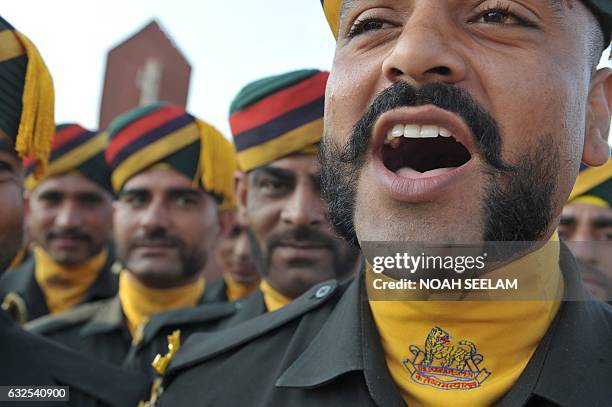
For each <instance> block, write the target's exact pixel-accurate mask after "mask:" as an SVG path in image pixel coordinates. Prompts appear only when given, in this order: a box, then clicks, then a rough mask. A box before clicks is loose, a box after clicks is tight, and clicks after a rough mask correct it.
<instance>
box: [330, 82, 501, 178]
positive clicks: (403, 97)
mask: <svg viewBox="0 0 612 407" xmlns="http://www.w3.org/2000/svg"><path fill="white" fill-rule="evenodd" d="M425 105H433V106H436V107H438V108H440V109H444V110H447V111H449V112H452V113H455V114H456V115H458V116H459V117H461V118H462V119H463V120H464V121H465V122H466V124H467V125H468V127H469V129H470V131H471V137H473V139H474V145H475V146H476V148H477V150H478V152H480V154H481V155H482V157H483V159H484V160H485V162H486V163H487V164H489V165H490V166H491V167H493V168H494V169H497V170H499V171H510V170H511V169H512V166H510V165H507V164H506V163H504V162H503V160H502V159H501V146H502V140H501V136H500V131H499V127H498V126H497V123H496V122H495V120H494V119H493V117H492V116H491V115H490V114H489V113H488V112H487V111H486V110H485V109H484V108H482V107H481V106H480V105H479V104H478V103H477V102H476V101H475V100H474V99H473V98H472V97H471V96H470V94H469V93H467V92H466V91H465V90H463V89H461V88H458V87H456V86H452V85H447V84H444V83H437V82H436V83H430V84H427V85H424V86H422V87H421V88H418V89H417V88H416V87H414V86H411V85H409V84H408V83H406V82H403V81H400V82H396V83H394V84H393V85H391V86H389V87H388V88H387V89H385V90H384V91H382V92H381V93H380V94H379V95H378V96H377V97H376V99H375V100H374V102H373V103H372V104H371V105H370V107H369V108H368V109H367V111H366V112H365V113H364V115H363V116H362V117H361V119H359V121H358V122H357V123H356V124H355V126H354V127H353V132H352V137H351V138H350V139H349V141H348V142H347V144H346V145H344V147H343V149H342V150H341V154H340V157H339V158H340V160H341V162H343V163H354V164H356V165H357V166H358V167H360V166H361V164H363V159H364V155H365V152H366V151H367V150H368V147H369V145H370V142H371V140H372V130H373V128H374V124H375V123H376V121H377V120H378V118H379V117H380V115H382V114H383V113H385V112H388V111H390V110H393V109H397V108H399V107H413V106H425Z"/></svg>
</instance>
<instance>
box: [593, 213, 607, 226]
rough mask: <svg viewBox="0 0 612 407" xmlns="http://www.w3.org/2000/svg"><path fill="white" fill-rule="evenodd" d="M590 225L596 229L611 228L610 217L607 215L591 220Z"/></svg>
mask: <svg viewBox="0 0 612 407" xmlns="http://www.w3.org/2000/svg"><path fill="white" fill-rule="evenodd" d="M591 223H592V224H593V226H595V227H598V228H607V227H610V226H612V217H611V216H609V215H599V216H596V217H595V218H593V220H592V221H591Z"/></svg>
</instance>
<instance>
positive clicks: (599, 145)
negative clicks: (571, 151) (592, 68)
mask: <svg viewBox="0 0 612 407" xmlns="http://www.w3.org/2000/svg"><path fill="white" fill-rule="evenodd" d="M611 107H612V69H609V68H604V69H600V70H598V71H597V72H595V75H594V76H593V79H592V81H591V89H590V91H589V100H588V106H587V120H586V131H585V135H584V150H583V152H582V162H584V163H585V164H587V165H589V166H592V167H597V166H600V165H603V164H605V163H606V162H607V161H608V159H609V158H610V146H609V144H608V135H609V133H610V118H611V115H610V111H611Z"/></svg>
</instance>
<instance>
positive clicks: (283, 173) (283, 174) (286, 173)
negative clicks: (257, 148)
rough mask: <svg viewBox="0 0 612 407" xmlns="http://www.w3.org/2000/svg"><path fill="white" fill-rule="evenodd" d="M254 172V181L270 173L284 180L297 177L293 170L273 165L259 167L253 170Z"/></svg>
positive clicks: (291, 179)
mask: <svg viewBox="0 0 612 407" xmlns="http://www.w3.org/2000/svg"><path fill="white" fill-rule="evenodd" d="M252 174H253V181H255V180H257V179H258V178H259V177H261V176H263V175H269V176H272V177H275V178H279V179H281V180H283V181H293V180H294V179H295V174H294V172H293V171H290V170H286V169H284V168H278V167H271V166H268V167H262V168H258V169H256V170H255V171H253V172H252Z"/></svg>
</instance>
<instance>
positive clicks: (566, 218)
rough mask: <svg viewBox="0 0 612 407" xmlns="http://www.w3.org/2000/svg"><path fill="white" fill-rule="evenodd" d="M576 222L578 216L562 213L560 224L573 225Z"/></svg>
mask: <svg viewBox="0 0 612 407" xmlns="http://www.w3.org/2000/svg"><path fill="white" fill-rule="evenodd" d="M574 223H576V217H575V216H574V215H561V219H559V224H560V225H571V224H574Z"/></svg>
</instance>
